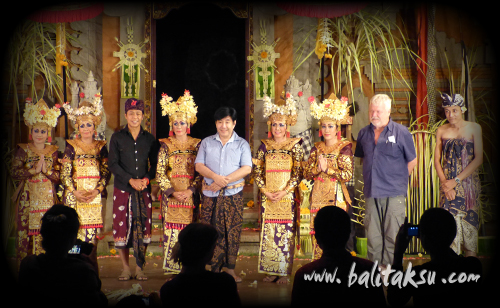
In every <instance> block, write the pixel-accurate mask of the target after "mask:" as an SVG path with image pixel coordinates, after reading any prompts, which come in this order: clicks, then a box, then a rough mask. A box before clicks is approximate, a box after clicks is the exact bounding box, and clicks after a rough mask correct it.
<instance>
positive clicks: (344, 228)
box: [314, 206, 351, 251]
mask: <svg viewBox="0 0 500 308" xmlns="http://www.w3.org/2000/svg"><path fill="white" fill-rule="evenodd" d="M314 230H315V237H316V241H317V242H318V245H319V247H320V248H321V249H323V251H330V250H337V249H345V245H346V243H347V241H348V240H349V235H350V233H351V218H350V217H349V214H347V212H346V211H344V210H343V209H341V208H339V207H336V206H325V207H323V208H321V209H320V210H319V211H318V213H317V214H316V218H315V219H314Z"/></svg>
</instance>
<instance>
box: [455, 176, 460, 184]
mask: <svg viewBox="0 0 500 308" xmlns="http://www.w3.org/2000/svg"><path fill="white" fill-rule="evenodd" d="M455 182H457V185H458V184H460V182H461V181H460V179H459V178H458V177H456V178H455Z"/></svg>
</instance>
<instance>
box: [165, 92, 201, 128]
mask: <svg viewBox="0 0 500 308" xmlns="http://www.w3.org/2000/svg"><path fill="white" fill-rule="evenodd" d="M161 96H162V99H161V101H160V105H161V109H162V111H161V115H162V116H166V115H168V118H169V125H170V132H169V136H173V131H172V123H173V121H174V119H178V118H181V119H183V120H185V121H186V122H187V123H188V128H187V133H188V134H189V133H190V132H191V129H190V127H191V126H192V125H193V124H194V123H196V121H197V120H198V119H197V118H196V113H197V112H198V106H196V104H195V102H194V100H193V96H191V93H190V92H189V91H188V90H184V95H183V96H181V97H179V99H178V100H177V101H176V102H174V101H173V99H172V97H170V96H168V95H167V94H165V93H163V94H162V95H161Z"/></svg>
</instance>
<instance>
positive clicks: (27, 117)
mask: <svg viewBox="0 0 500 308" xmlns="http://www.w3.org/2000/svg"><path fill="white" fill-rule="evenodd" d="M59 108H60V106H59V104H56V105H55V106H54V107H52V108H49V106H47V103H46V102H45V101H44V100H43V99H40V100H39V101H38V102H37V103H36V104H33V103H32V100H31V98H29V97H28V98H26V105H25V107H24V114H23V117H24V123H25V124H26V126H28V128H29V132H30V133H29V139H30V140H31V139H32V137H31V129H32V128H33V126H35V125H36V124H44V125H46V126H47V127H48V128H54V127H56V126H57V119H58V118H59V116H60V115H61V110H60V109H59ZM48 142H52V136H51V129H48Z"/></svg>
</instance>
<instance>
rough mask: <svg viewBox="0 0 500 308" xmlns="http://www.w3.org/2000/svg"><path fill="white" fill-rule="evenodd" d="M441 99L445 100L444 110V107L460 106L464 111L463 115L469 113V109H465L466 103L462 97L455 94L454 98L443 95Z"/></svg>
mask: <svg viewBox="0 0 500 308" xmlns="http://www.w3.org/2000/svg"><path fill="white" fill-rule="evenodd" d="M441 98H442V99H443V105H442V106H443V108H444V107H451V106H458V107H460V109H461V110H462V113H464V112H466V111H467V107H465V101H464V98H463V97H462V95H460V94H453V95H452V96H450V95H448V94H446V93H443V94H441Z"/></svg>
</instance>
